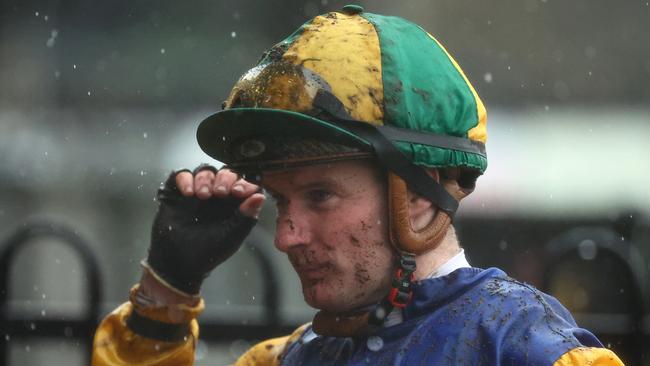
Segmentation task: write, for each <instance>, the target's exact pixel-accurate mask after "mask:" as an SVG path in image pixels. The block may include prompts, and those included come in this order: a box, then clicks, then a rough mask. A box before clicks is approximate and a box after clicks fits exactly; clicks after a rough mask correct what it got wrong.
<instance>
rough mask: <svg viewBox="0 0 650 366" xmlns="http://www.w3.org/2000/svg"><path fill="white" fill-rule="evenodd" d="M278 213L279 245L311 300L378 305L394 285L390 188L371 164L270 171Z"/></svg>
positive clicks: (326, 304) (339, 307) (332, 305)
mask: <svg viewBox="0 0 650 366" xmlns="http://www.w3.org/2000/svg"><path fill="white" fill-rule="evenodd" d="M263 181H264V183H263V185H264V188H266V189H267V191H268V192H269V193H270V194H271V196H272V197H273V198H275V201H276V204H277V210H278V216H277V228H276V235H275V245H276V247H277V248H278V249H279V250H280V251H282V252H284V253H287V255H288V256H289V260H290V261H291V263H292V264H293V267H294V269H295V270H296V272H297V273H298V276H299V277H300V281H301V283H302V290H303V294H304V297H305V301H306V302H307V303H308V304H309V305H310V306H312V307H315V308H317V309H322V310H327V311H335V312H341V311H348V310H353V309H356V308H359V307H362V306H366V305H370V304H373V303H375V302H378V301H379V300H380V299H381V298H382V297H383V296H385V295H386V294H387V292H388V289H389V287H390V277H391V273H392V268H393V252H392V250H391V247H390V244H389V240H388V225H387V217H388V216H387V215H388V214H387V203H386V186H385V183H384V181H383V179H382V178H381V177H380V176H379V174H378V173H377V171H376V168H375V167H374V166H373V165H371V164H370V163H369V162H368V161H367V160H359V161H346V162H338V163H332V164H321V165H313V166H310V167H301V168H294V169H288V170H283V171H281V172H272V173H266V174H265V175H264V179H263Z"/></svg>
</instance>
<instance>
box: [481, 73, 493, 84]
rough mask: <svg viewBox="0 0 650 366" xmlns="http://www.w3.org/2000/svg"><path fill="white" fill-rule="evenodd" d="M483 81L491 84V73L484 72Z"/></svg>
mask: <svg viewBox="0 0 650 366" xmlns="http://www.w3.org/2000/svg"><path fill="white" fill-rule="evenodd" d="M483 80H485V82H486V83H491V82H492V73H490V72H486V73H485V75H483Z"/></svg>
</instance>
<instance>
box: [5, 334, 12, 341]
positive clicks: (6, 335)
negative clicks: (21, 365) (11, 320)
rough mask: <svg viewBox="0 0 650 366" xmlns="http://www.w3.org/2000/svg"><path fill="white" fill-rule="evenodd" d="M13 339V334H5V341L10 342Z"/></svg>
mask: <svg viewBox="0 0 650 366" xmlns="http://www.w3.org/2000/svg"><path fill="white" fill-rule="evenodd" d="M10 340H11V336H10V335H9V334H5V341H7V342H9V341H10Z"/></svg>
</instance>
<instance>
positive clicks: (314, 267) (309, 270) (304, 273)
mask: <svg viewBox="0 0 650 366" xmlns="http://www.w3.org/2000/svg"><path fill="white" fill-rule="evenodd" d="M331 268H332V266H331V265H330V264H329V263H323V264H314V263H311V264H309V265H306V266H300V267H296V266H294V269H295V270H296V272H298V275H299V276H300V277H301V278H304V279H307V280H315V279H319V278H323V277H324V276H325V275H327V273H328V272H329V271H330V269H331Z"/></svg>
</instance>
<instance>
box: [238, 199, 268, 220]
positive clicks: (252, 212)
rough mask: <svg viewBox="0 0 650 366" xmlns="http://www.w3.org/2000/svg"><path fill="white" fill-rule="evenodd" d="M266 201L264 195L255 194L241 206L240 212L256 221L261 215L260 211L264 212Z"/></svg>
mask: <svg viewBox="0 0 650 366" xmlns="http://www.w3.org/2000/svg"><path fill="white" fill-rule="evenodd" d="M265 200H266V197H264V194H262V193H254V194H252V195H251V196H250V197H248V198H246V199H245V200H244V202H242V203H241V205H239V212H241V214H242V215H244V216H247V217H251V218H254V219H256V218H257V217H258V216H259V215H260V211H262V206H263V205H264V201H265Z"/></svg>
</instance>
